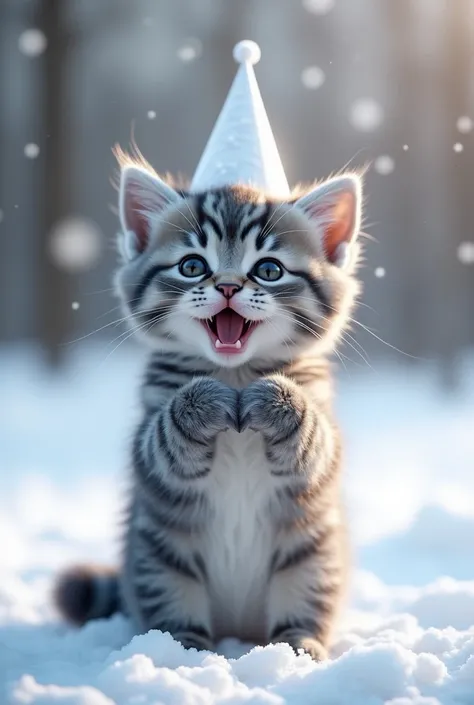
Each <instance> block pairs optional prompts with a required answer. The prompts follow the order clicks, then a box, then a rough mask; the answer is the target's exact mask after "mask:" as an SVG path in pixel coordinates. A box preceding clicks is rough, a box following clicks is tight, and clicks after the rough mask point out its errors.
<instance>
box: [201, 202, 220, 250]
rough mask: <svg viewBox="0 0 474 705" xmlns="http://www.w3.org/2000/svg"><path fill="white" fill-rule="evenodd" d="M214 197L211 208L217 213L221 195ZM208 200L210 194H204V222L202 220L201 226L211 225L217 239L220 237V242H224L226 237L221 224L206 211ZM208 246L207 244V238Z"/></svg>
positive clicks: (202, 212)
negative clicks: (205, 206) (205, 205)
mask: <svg viewBox="0 0 474 705" xmlns="http://www.w3.org/2000/svg"><path fill="white" fill-rule="evenodd" d="M213 196H214V198H213V201H212V206H211V207H212V208H213V209H214V211H215V212H217V211H218V205H219V194H218V193H215V194H213ZM208 198H209V194H203V199H202V208H201V217H202V220H200V225H201V226H202V225H204V223H209V225H210V226H211V227H212V229H213V230H214V232H215V234H216V237H218V238H219V240H222V238H223V237H224V233H223V232H222V229H221V227H220V225H219V223H218V222H217V220H216V219H215V217H214V216H213V214H212V213H210V212H209V210H205V209H204V203H205V202H206V200H207V199H208ZM206 244H207V237H206ZM203 247H204V245H203Z"/></svg>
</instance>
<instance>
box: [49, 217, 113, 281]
mask: <svg viewBox="0 0 474 705" xmlns="http://www.w3.org/2000/svg"><path fill="white" fill-rule="evenodd" d="M101 239H102V236H101V233H100V230H99V227H98V226H97V225H96V223H94V222H92V221H91V220H88V219H86V218H81V217H78V216H71V217H68V218H65V219H64V220H62V221H60V222H59V223H57V224H56V226H55V228H54V229H53V231H52V233H51V236H50V242H49V247H50V253H51V256H52V258H53V259H54V261H55V262H56V264H58V265H59V266H60V267H62V268H63V269H67V270H68V271H71V272H77V271H82V270H87V269H90V268H91V267H93V266H94V264H95V263H96V262H97V261H98V259H99V255H100V250H101V245H102V242H101Z"/></svg>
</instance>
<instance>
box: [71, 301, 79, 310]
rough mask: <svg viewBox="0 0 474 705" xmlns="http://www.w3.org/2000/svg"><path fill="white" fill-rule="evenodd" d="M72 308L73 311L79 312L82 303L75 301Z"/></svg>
mask: <svg viewBox="0 0 474 705" xmlns="http://www.w3.org/2000/svg"><path fill="white" fill-rule="evenodd" d="M71 308H72V310H73V311H78V310H79V308H80V303H79V301H73V302H72V304H71Z"/></svg>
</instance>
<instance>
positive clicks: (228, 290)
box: [216, 284, 242, 299]
mask: <svg viewBox="0 0 474 705" xmlns="http://www.w3.org/2000/svg"><path fill="white" fill-rule="evenodd" d="M241 288H242V287H241V286H239V285H238V284H216V289H217V291H220V292H221V294H223V296H225V297H226V299H231V298H232V297H233V295H234V294H235V293H236V291H240V289H241Z"/></svg>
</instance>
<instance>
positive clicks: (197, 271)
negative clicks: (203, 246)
mask: <svg viewBox="0 0 474 705" xmlns="http://www.w3.org/2000/svg"><path fill="white" fill-rule="evenodd" d="M179 271H180V274H182V275H183V277H202V275H203V274H206V272H208V271H209V267H208V264H207V262H206V260H205V259H203V258H202V257H197V256H196V255H191V256H190V257H185V258H184V259H182V260H181V262H180V263H179Z"/></svg>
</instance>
